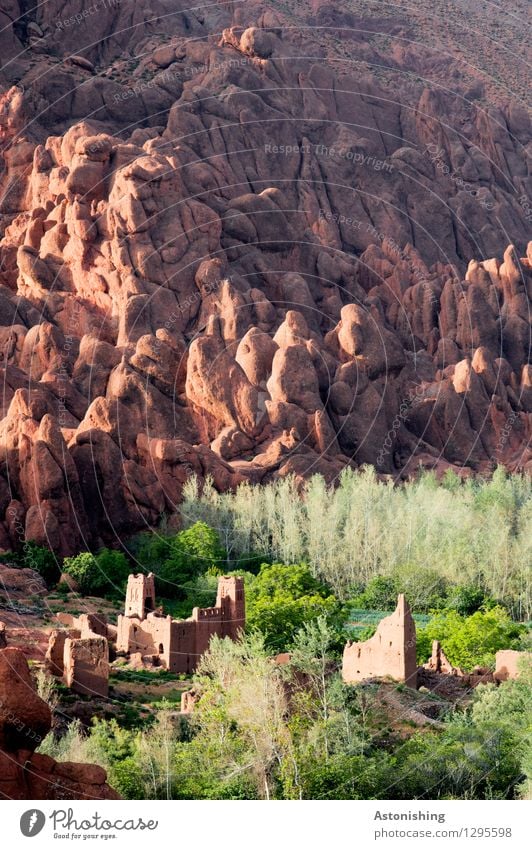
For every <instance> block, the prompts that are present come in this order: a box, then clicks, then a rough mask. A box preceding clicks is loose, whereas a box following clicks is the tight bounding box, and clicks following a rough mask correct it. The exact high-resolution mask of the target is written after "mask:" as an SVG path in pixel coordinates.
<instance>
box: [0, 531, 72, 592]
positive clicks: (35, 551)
mask: <svg viewBox="0 0 532 849" xmlns="http://www.w3.org/2000/svg"><path fill="white" fill-rule="evenodd" d="M2 560H3V562H4V563H8V564H12V565H13V566H15V567H17V568H20V569H34V570H35V571H36V572H38V573H39V575H41V576H42V578H43V579H44V581H45V583H46V586H47V587H48V588H51V587H54V586H55V585H56V584H57V582H58V580H59V578H60V576H61V568H60V565H59V561H58V559H57V557H56V556H55V554H54V552H53V551H50V549H49V548H45V547H44V546H42V545H37V543H36V542H33V540H26V542H25V543H24V545H23V546H22V549H21V550H20V551H9V552H6V553H4V554H2Z"/></svg>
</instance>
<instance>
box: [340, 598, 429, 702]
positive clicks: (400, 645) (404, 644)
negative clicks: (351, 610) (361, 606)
mask: <svg viewBox="0 0 532 849" xmlns="http://www.w3.org/2000/svg"><path fill="white" fill-rule="evenodd" d="M385 677H390V678H393V679H394V680H395V681H404V683H405V684H407V685H408V686H409V687H415V686H416V682H417V663H416V625H415V622H414V620H413V618H412V614H411V612H410V607H409V606H408V603H407V601H406V600H405V597H404V595H400V596H399V597H398V599H397V607H396V608H395V610H394V612H393V613H392V614H391V615H390V616H386V617H385V618H384V619H381V621H380V622H379V625H378V627H377V631H376V632H375V634H374V635H373V637H371V638H370V639H369V640H366V641H365V642H363V643H352V642H348V643H347V644H346V646H345V649H344V657H343V664H342V678H343V680H344V681H345V682H346V683H347V684H352V683H355V682H356V681H364V679H366V678H385Z"/></svg>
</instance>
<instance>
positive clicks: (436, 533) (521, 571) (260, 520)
mask: <svg viewBox="0 0 532 849" xmlns="http://www.w3.org/2000/svg"><path fill="white" fill-rule="evenodd" d="M181 512H182V515H183V517H184V519H185V521H186V522H187V523H188V524H193V523H194V522H196V521H198V520H201V521H204V522H206V523H207V524H208V525H210V526H211V527H215V528H217V529H218V531H219V534H220V536H221V539H222V540H223V544H224V547H225V548H226V550H227V552H228V557H229V559H230V560H231V561H232V562H233V563H236V562H238V560H239V559H240V558H241V557H242V556H244V555H245V554H246V553H249V552H257V551H259V552H262V553H263V554H265V555H267V558H268V559H269V560H270V561H277V562H282V563H301V562H305V563H308V564H309V566H310V568H311V570H312V573H313V575H314V576H315V577H316V578H317V579H318V580H320V581H323V582H325V583H326V584H328V585H329V586H330V587H331V589H332V591H333V593H334V594H335V596H336V597H337V598H339V599H342V600H344V599H347V598H350V597H352V596H353V595H355V594H356V593H360V592H361V591H363V590H364V589H365V587H366V586H367V585H368V583H369V582H370V581H371V579H372V578H374V577H375V576H377V575H380V576H383V577H386V578H391V579H392V581H393V582H394V583H395V584H397V582H400V583H401V584H402V586H403V587H405V586H406V585H405V581H407V583H408V587H407V588H406V589H405V591H407V592H408V593H409V597H410V596H413V599H412V601H413V603H414V607H415V605H416V599H417V597H418V596H419V607H418V609H420V610H421V609H422V608H423V607H424V608H425V609H428V608H429V607H431V606H440V605H439V604H434V596H436V597H437V596H438V595H440V594H441V593H442V590H444V589H445V586H446V585H451V586H456V585H460V586H468V587H471V588H473V589H475V590H477V591H478V592H479V593H481V594H482V595H483V596H484V595H486V596H489V597H492V598H494V599H497V600H499V601H504V603H505V604H506V605H507V606H508V608H509V609H510V612H511V614H512V616H513V617H514V618H516V619H527V618H531V616H532V596H531V577H530V576H531V574H532V570H531V568H530V567H531V563H532V535H531V534H530V533H529V528H530V525H531V524H532V498H531V483H530V478H529V477H526V476H521V475H507V474H506V473H505V471H504V470H503V469H497V471H496V472H495V473H494V475H493V477H492V478H491V479H490V480H487V481H484V480H482V479H479V478H475V479H470V480H467V481H465V482H463V483H462V482H461V481H460V480H459V478H458V477H457V476H456V475H453V474H452V473H448V474H447V475H446V476H445V478H444V480H443V482H442V483H440V484H438V482H437V481H436V479H435V477H434V476H433V475H432V474H430V473H425V474H422V475H420V477H419V479H418V480H416V481H412V482H409V483H406V484H403V485H400V486H395V485H393V484H392V483H391V482H389V483H384V482H382V481H379V480H378V478H377V476H376V474H375V471H374V470H373V469H371V468H367V469H364V470H362V471H360V472H354V471H352V470H351V469H346V470H345V472H344V473H343V474H342V477H341V479H340V481H339V485H338V486H337V487H336V488H334V489H329V488H328V487H327V486H326V484H325V482H324V480H323V479H322V478H321V477H319V476H316V477H314V478H312V479H311V480H310V481H309V482H308V483H307V484H306V486H305V488H304V492H303V495H302V497H300V490H299V489H298V487H297V486H296V482H295V481H294V480H291V479H284V480H281V481H276V482H274V483H271V484H269V485H266V486H260V487H259V486H250V485H243V486H241V487H239V488H238V490H237V491H236V492H235V493H224V494H220V493H217V492H216V491H215V490H214V488H213V487H212V486H209V485H208V484H207V485H206V486H204V488H203V491H202V492H201V493H199V492H198V486H197V482H196V481H195V480H191V481H189V483H188V484H187V486H186V487H185V491H184V503H183V505H182V507H181ZM421 576H423V585H422V584H421ZM392 594H393V593H392ZM459 612H461V613H467V612H472V611H471V610H469V611H468V610H464V609H462V610H460V611H459Z"/></svg>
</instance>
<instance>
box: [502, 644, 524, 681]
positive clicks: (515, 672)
mask: <svg viewBox="0 0 532 849" xmlns="http://www.w3.org/2000/svg"><path fill="white" fill-rule="evenodd" d="M526 662H528V663H531V662H532V652H526V651H512V650H511V649H505V650H503V651H498V652H497V654H496V655H495V674H494V678H495V680H496V681H511V680H514V679H516V678H519V673H520V672H521V668H520V667H521V664H522V663H526Z"/></svg>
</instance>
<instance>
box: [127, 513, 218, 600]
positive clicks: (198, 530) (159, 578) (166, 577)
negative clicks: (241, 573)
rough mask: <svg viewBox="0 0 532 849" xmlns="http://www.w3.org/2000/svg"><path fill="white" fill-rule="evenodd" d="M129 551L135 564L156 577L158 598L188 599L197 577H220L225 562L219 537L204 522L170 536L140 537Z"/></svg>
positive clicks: (142, 535)
mask: <svg viewBox="0 0 532 849" xmlns="http://www.w3.org/2000/svg"><path fill="white" fill-rule="evenodd" d="M130 548H131V552H132V555H133V556H134V559H135V561H136V563H137V564H138V565H140V566H141V567H142V568H143V569H144V571H146V572H148V571H151V572H153V573H154V574H155V577H156V589H157V592H158V594H159V595H161V596H163V597H165V598H175V599H178V600H184V599H186V598H187V595H188V594H189V593H190V591H191V589H193V585H194V581H195V579H196V578H197V577H198V576H199V575H203V574H205V573H209V574H211V575H218V574H222V573H223V571H224V567H225V564H226V558H227V555H226V552H225V549H224V548H223V546H222V545H221V543H220V538H219V536H218V533H217V532H216V531H215V530H214V528H211V527H209V526H208V525H206V524H205V522H195V523H194V524H193V525H192V526H191V527H190V528H187V529H186V530H183V531H179V533H177V534H173V535H166V536H162V535H159V534H141V535H140V536H139V537H137V538H136V539H135V540H133V542H132V544H131V546H130ZM204 606H205V605H204Z"/></svg>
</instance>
